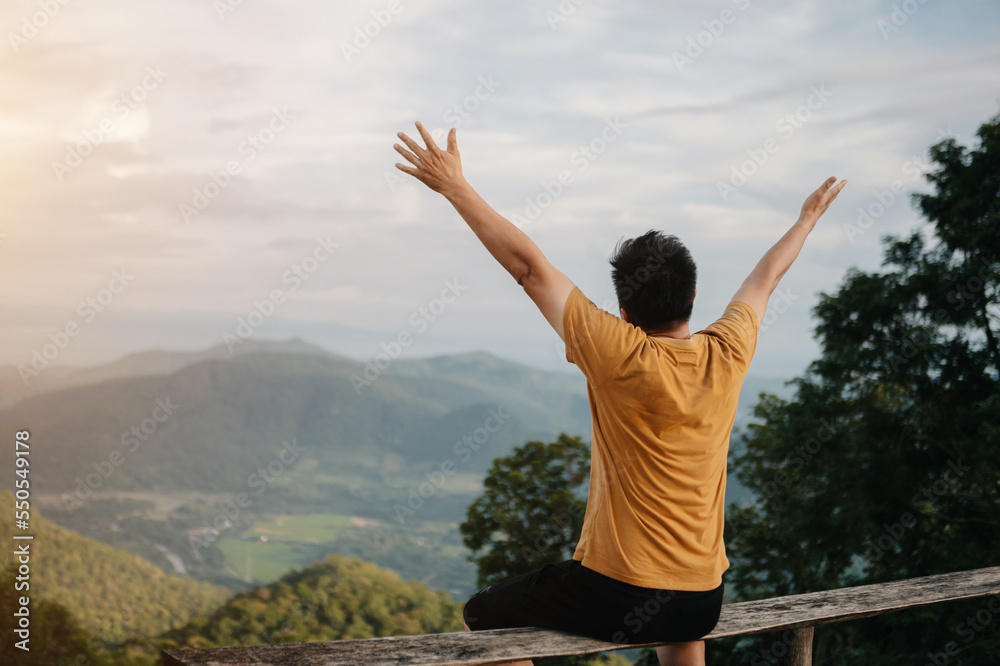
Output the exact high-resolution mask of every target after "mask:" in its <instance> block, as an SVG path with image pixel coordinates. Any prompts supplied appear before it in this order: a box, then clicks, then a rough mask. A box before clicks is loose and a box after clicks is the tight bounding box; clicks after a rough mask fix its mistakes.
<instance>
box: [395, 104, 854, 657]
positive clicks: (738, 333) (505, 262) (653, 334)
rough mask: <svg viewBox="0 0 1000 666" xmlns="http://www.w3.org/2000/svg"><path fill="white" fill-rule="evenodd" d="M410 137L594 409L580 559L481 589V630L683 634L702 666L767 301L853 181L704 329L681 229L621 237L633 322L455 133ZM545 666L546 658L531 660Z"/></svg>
mask: <svg viewBox="0 0 1000 666" xmlns="http://www.w3.org/2000/svg"><path fill="white" fill-rule="evenodd" d="M416 126H417V130H418V131H419V132H420V135H421V137H422V138H423V140H424V144H425V145H424V146H420V145H419V144H418V143H417V142H416V141H414V140H413V139H411V138H410V137H409V136H407V135H406V134H404V133H402V132H400V133H399V135H398V136H399V138H400V139H401V140H402V141H403V143H405V144H406V146H407V148H409V150H407V149H406V148H404V147H402V146H400V145H399V144H396V145H395V146H394V147H395V149H396V150H397V151H398V152H399V153H400V154H401V155H402V156H403V157H404V158H405V159H406V160H407V161H408V162H409V163H410V165H411V166H406V165H404V164H396V167H397V168H398V169H399V170H401V171H403V172H404V173H408V174H410V175H411V176H413V177H415V178H417V179H418V180H420V181H421V182H422V183H424V184H425V185H427V187H429V188H430V189H432V190H434V191H435V192H438V193H440V194H442V195H444V196H445V197H446V198H447V199H448V201H449V202H451V204H452V205H453V206H454V207H455V209H456V210H457V211H458V213H459V214H460V215H461V216H462V218H463V219H464V220H465V221H466V222H467V223H468V225H469V227H470V228H471V229H472V231H473V232H474V233H475V234H476V236H478V237H479V240H480V241H481V242H482V243H483V245H484V246H485V247H486V249H487V250H488V251H489V252H490V254H492V255H493V257H494V258H495V259H496V260H497V261H498V262H499V263H500V265H501V266H503V267H504V268H505V269H507V271H508V272H509V273H510V274H511V275H512V276H513V277H514V279H515V280H516V281H517V283H518V284H519V285H521V286H522V287H523V288H524V291H525V292H526V293H527V294H528V296H529V297H530V298H531V300H532V301H534V302H535V304H536V305H537V306H538V308H539V310H541V312H542V314H543V315H544V316H545V318H546V319H547V320H548V322H549V323H550V324H551V325H552V328H554V329H555V331H556V332H557V333H558V334H559V337H560V338H562V339H563V340H564V341H565V342H566V358H567V360H568V361H570V362H572V363H575V364H576V365H577V366H578V367H579V368H580V369H581V371H582V372H583V374H584V376H585V377H586V378H587V393H588V397H589V400H590V410H591V415H592V417H593V426H594V427H593V436H592V442H591V479H590V491H589V497H588V499H587V510H586V513H585V515H584V524H583V530H582V534H581V536H580V541H579V543H578V544H577V548H576V551H575V552H574V555H573V559H572V560H569V561H567V562H562V563H559V564H550V565H546V566H545V567H543V568H542V569H541V570H539V571H534V572H531V573H528V574H524V575H522V576H516V577H514V578H512V579H510V580H508V581H504V582H501V583H498V584H497V585H493V586H490V587H488V588H486V589H484V590H481V591H480V592H478V593H477V594H476V595H474V596H473V597H472V599H470V600H469V602H468V603H467V604H466V605H465V611H464V614H465V621H466V629H467V630H472V629H499V628H505V627H518V626H536V627H542V628H547V629H556V630H560V631H566V632H570V633H576V634H581V635H587V636H591V637H594V638H599V639H603V640H608V641H613V642H616V643H649V642H662V643H669V645H664V646H661V647H658V648H657V657H658V659H659V661H660V663H661V664H663V665H664V666H667V665H670V666H694V665H697V666H703V665H704V663H705V644H704V641H701V640H698V639H699V638H701V637H702V636H704V635H705V634H707V633H709V632H710V631H711V630H712V629H713V628H714V627H715V624H716V623H717V622H718V619H719V612H720V609H721V606H722V596H723V589H724V588H723V584H722V573H723V572H724V571H725V570H726V569H727V568H728V566H729V561H728V559H727V558H726V553H725V546H724V545H723V541H722V534H723V523H724V511H725V501H724V500H725V482H726V458H727V452H728V448H729V433H730V431H731V429H732V426H733V420H734V418H735V415H736V406H737V401H738V398H739V392H740V386H741V385H742V382H743V378H744V377H745V375H746V372H747V369H748V368H749V366H750V362H751V359H752V358H753V353H754V350H755V349H756V344H757V330H758V328H759V327H760V322H761V319H763V317H764V312H765V309H766V308H767V300H768V297H769V296H770V295H771V293H772V292H773V291H774V289H775V287H777V285H778V281H779V280H780V279H781V277H782V275H784V274H785V272H786V271H787V270H788V268H789V267H790V266H791V264H792V262H793V261H794V260H795V257H796V256H798V253H799V250H800V249H801V248H802V244H803V243H804V242H805V239H806V236H808V235H809V232H810V231H811V230H812V228H813V226H814V225H815V224H816V221H817V220H818V219H819V217H820V216H821V215H822V214H823V213H824V212H825V211H826V209H827V207H828V206H829V205H830V202H832V201H833V200H834V199H835V198H836V196H837V195H838V194H839V193H840V191H841V190H842V189H843V187H844V185H846V183H847V181H842V182H841V183H839V184H837V185H836V186H834V183H835V182H836V178H830V179H828V180H827V181H826V182H824V183H823V185H821V186H820V187H819V188H818V189H817V190H816V191H815V192H813V193H812V194H810V195H809V197H808V198H807V199H806V201H805V203H804V204H803V206H802V209H801V212H800V215H799V219H798V221H797V222H795V224H794V225H792V227H791V228H790V229H789V230H788V231H787V232H786V233H785V234H784V236H782V237H781V239H780V240H779V241H778V242H777V243H776V244H775V245H774V246H773V247H772V248H771V249H770V250H768V251H767V253H765V254H764V256H763V258H762V259H761V260H760V261H759V262H758V264H757V266H756V267H755V268H754V269H753V271H752V272H751V273H750V275H749V277H747V279H746V280H745V281H744V282H743V284H742V286H740V288H739V289H738V290H737V291H736V294H735V295H734V296H733V298H732V300H731V301H730V303H729V305H728V306H727V307H726V311H725V313H724V314H723V315H722V317H721V318H719V319H718V320H717V321H716V322H715V323H713V324H712V325H711V326H709V327H708V328H706V329H704V330H702V331H698V332H697V333H695V334H694V335H692V334H691V333H690V330H689V328H688V320H689V318H690V316H691V309H692V306H693V302H694V297H695V293H696V292H695V278H696V269H695V264H694V261H693V260H692V259H691V255H690V253H689V252H688V251H687V249H686V248H685V247H684V246H683V245H682V244H681V243H680V242H679V241H678V240H677V239H676V238H674V237H673V236H663V235H662V234H660V233H658V232H655V231H650V232H649V233H647V234H644V235H643V236H640V237H638V238H633V239H629V240H627V241H624V242H621V243H619V245H618V247H616V248H615V254H614V257H613V258H612V261H611V263H612V266H613V271H612V279H613V280H614V282H615V291H616V294H617V296H618V302H619V307H620V311H621V318H620V319H619V318H618V317H615V316H614V315H611V314H608V313H607V312H604V311H603V310H601V309H599V308H597V306H595V305H594V304H593V303H592V302H591V301H590V300H588V299H587V298H586V297H585V296H584V295H583V294H582V293H581V292H580V290H579V288H577V287H576V286H575V285H574V284H573V283H572V282H571V281H570V280H569V278H567V277H566V276H565V275H563V274H562V273H561V272H560V271H559V270H558V269H556V268H555V267H554V266H552V264H550V263H549V262H548V260H546V258H545V256H544V255H543V254H542V252H541V251H540V250H539V249H538V247H537V246H536V245H535V244H534V243H533V242H532V241H531V239H530V238H528V236H527V235H525V234H524V233H523V232H522V231H521V230H520V229H518V228H517V227H515V226H514V225H513V224H511V223H510V222H509V221H508V220H506V219H504V218H503V217H502V216H500V215H499V214H498V213H497V212H496V211H494V210H493V209H492V208H490V206H489V205H488V204H487V203H486V202H485V201H484V200H483V199H482V197H480V196H479V195H478V194H477V193H476V191H475V190H474V189H473V188H472V187H471V186H470V185H469V184H468V183H467V182H466V180H465V178H464V177H463V175H462V164H461V158H460V155H459V152H458V142H457V137H456V130H455V129H452V130H451V131H450V132H449V134H448V145H447V149H446V150H441V149H440V148H439V147H438V146H437V145H436V144H435V142H434V140H433V139H432V138H431V136H430V134H429V133H428V132H427V130H426V129H425V128H424V127H423V125H421V124H420V123H419V122H418V123H416ZM520 663H523V664H530V663H531V662H530V661H529V662H520Z"/></svg>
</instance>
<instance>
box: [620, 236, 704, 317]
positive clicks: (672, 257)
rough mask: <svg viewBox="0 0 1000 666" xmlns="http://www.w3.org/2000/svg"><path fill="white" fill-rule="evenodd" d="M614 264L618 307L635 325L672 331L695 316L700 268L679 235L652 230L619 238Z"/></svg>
mask: <svg viewBox="0 0 1000 666" xmlns="http://www.w3.org/2000/svg"><path fill="white" fill-rule="evenodd" d="M611 266H612V269H611V280H612V281H613V282H614V283H615V294H616V295H617V296H618V307H620V308H624V309H625V312H627V313H628V317H629V321H630V322H631V323H632V324H635V325H636V326H638V327H639V328H642V329H650V330H653V329H656V330H659V329H664V330H671V329H674V328H677V327H678V326H681V325H682V324H684V323H685V322H687V321H688V320H690V319H691V311H692V309H693V308H694V290H695V283H696V282H697V278H698V270H697V268H696V267H695V264H694V259H693V258H692V257H691V253H690V252H688V249H687V248H686V247H684V244H683V243H681V242H680V241H679V240H678V239H677V237H676V236H665V235H664V234H663V233H661V232H659V231H656V230H654V229H650V230H649V231H647V232H646V233H644V234H643V235H642V236H639V237H638V238H629V239H627V240H624V239H623V240H619V241H618V243H617V245H615V249H614V252H613V253H612V257H611Z"/></svg>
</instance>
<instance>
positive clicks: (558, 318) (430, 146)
mask: <svg viewBox="0 0 1000 666" xmlns="http://www.w3.org/2000/svg"><path fill="white" fill-rule="evenodd" d="M416 126H417V130H418V131H419V132H420V136H421V137H422V138H423V140H424V143H425V144H426V147H422V146H420V144H418V143H417V142H416V141H414V140H413V139H411V138H410V137H408V136H407V135H406V134H404V133H403V132H400V133H399V134H398V136H399V138H400V139H401V140H402V141H403V143H405V144H406V145H407V147H408V148H409V149H410V150H406V149H405V148H403V147H402V146H400V145H399V144H396V145H395V146H394V148H395V149H396V151H397V152H398V153H399V154H400V155H402V156H403V157H404V158H406V161H408V162H409V163H410V164H412V165H413V166H412V167H408V166H405V165H403V164H396V168H397V169H399V170H400V171H402V172H404V173H408V174H410V175H411V176H413V177H414V178H416V179H417V180H419V181H420V182H422V183H423V184H424V185H426V186H427V187H429V188H430V189H432V190H434V191H435V192H438V193H440V194H442V195H444V197H445V198H446V199H448V201H449V202H450V203H451V204H452V205H453V206H454V207H455V210H457V211H458V214H459V215H461V216H462V219H464V220H465V221H466V223H468V225H469V227H470V228H471V229H472V231H473V232H474V233H475V234H476V236H477V237H478V238H479V240H480V241H481V242H482V244H483V245H484V246H485V247H486V249H487V250H488V251H489V253H490V254H492V255H493V258H494V259H496V260H497V261H498V262H499V263H500V265H501V266H503V267H504V268H505V269H506V270H507V272H508V273H510V274H511V276H512V277H513V278H514V279H515V280H516V281H517V283H518V284H519V285H521V286H522V287H523V288H524V291H525V293H527V294H528V296H529V297H530V298H531V300H533V301H534V302H535V305H537V306H538V309H539V310H541V311H542V314H543V315H544V316H545V319H547V320H548V322H549V324H551V325H552V328H554V329H555V330H556V333H558V334H559V337H560V338H562V337H563V309H564V308H565V305H566V300H567V299H568V298H569V294H570V292H571V291H573V286H574V285H573V283H572V282H571V281H570V279H569V278H567V277H566V276H565V275H563V274H562V273H561V272H560V271H559V270H558V269H556V268H555V267H554V266H553V265H552V264H550V263H549V261H548V259H546V258H545V255H544V254H542V251H541V250H540V249H538V246H537V245H535V243H534V241H532V240H531V239H530V238H528V235H527V234H525V233H524V232H523V231H521V230H520V229H518V228H517V227H516V226H514V225H513V224H512V223H511V222H510V221H509V220H507V219H506V218H505V217H503V216H502V215H500V214H499V213H497V212H496V211H495V210H493V209H492V208H491V207H490V206H489V204H487V203H486V201H484V200H483V198H482V197H481V196H479V193H477V192H476V191H475V190H474V189H473V188H472V186H471V185H469V183H468V182H467V181H466V180H465V177H464V176H463V175H462V161H461V156H460V155H459V152H458V140H457V138H456V131H455V129H454V128H452V130H451V131H450V132H449V133H448V148H447V150H441V149H440V148H438V146H437V144H436V143H435V142H434V139H433V138H431V135H430V133H428V132H427V130H426V129H425V128H424V126H423V125H422V124H420V122H417V123H416ZM410 151H412V152H410Z"/></svg>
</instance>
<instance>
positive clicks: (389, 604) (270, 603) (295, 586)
mask: <svg viewBox="0 0 1000 666" xmlns="http://www.w3.org/2000/svg"><path fill="white" fill-rule="evenodd" d="M461 630H462V620H461V613H460V611H459V606H458V605H457V604H455V603H454V602H453V601H451V600H450V598H449V597H448V595H447V594H446V593H444V592H435V591H433V590H431V589H430V588H429V587H427V586H426V585H424V584H423V583H418V582H406V581H402V580H400V578H399V576H398V575H397V574H396V573H394V572H392V571H387V570H385V569H380V568H379V567H377V566H375V565H374V564H369V563H368V562H363V561H361V560H358V559H354V558H349V557H342V556H339V555H330V556H328V557H327V558H326V560H324V561H323V562H317V563H315V564H313V565H312V566H310V567H308V568H306V569H303V570H302V571H295V570H293V571H292V572H290V573H289V574H287V575H286V576H284V577H283V578H282V579H281V580H280V581H278V582H277V583H273V584H271V585H267V586H266V587H259V588H257V589H255V590H251V591H248V592H244V593H242V594H238V595H236V596H235V597H233V599H232V600H230V601H229V602H228V603H227V604H226V605H224V606H222V607H221V608H219V609H218V610H216V611H215V612H214V613H212V614H211V615H201V616H198V617H196V618H194V619H192V620H191V622H190V623H189V624H188V625H187V626H185V627H183V628H181V629H179V630H177V631H174V632H171V633H170V634H168V635H167V636H166V637H165V638H166V642H165V643H164V645H163V647H164V649H173V648H175V647H212V646H227V645H259V644H265V643H266V644H275V643H298V642H304V641H331V640H342V639H343V640H346V639H352V638H374V637H376V636H398V635H405V634H433V633H441V632H448V631H461Z"/></svg>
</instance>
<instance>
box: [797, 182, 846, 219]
mask: <svg viewBox="0 0 1000 666" xmlns="http://www.w3.org/2000/svg"><path fill="white" fill-rule="evenodd" d="M836 182H837V178H836V177H835V176H830V177H829V178H827V179H826V181H825V182H824V183H823V184H822V185H820V186H819V188H818V189H817V190H816V191H815V192H813V193H812V194H810V195H809V196H808V197H807V198H806V202H805V203H804V204H802V211H801V212H800V213H799V218H800V219H802V218H807V219H810V220H812V221H813V222H815V221H816V220H818V219H819V217H820V216H821V215H822V214H823V213H825V212H826V209H827V208H829V207H830V204H831V203H832V202H833V200H834V199H836V198H837V195H838V194H840V191H841V190H842V189H844V185H847V181H846V180H842V181H840V183H838V184H837V186H836V187H832V185H833V184H834V183H836Z"/></svg>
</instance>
